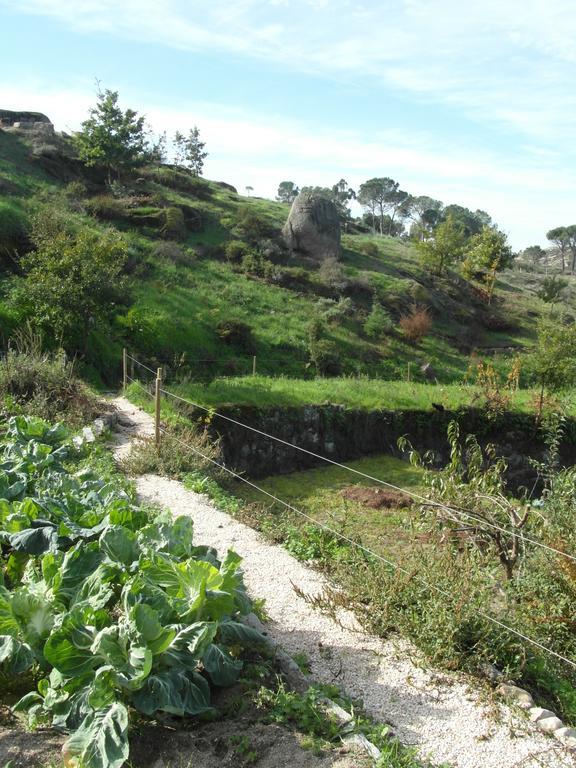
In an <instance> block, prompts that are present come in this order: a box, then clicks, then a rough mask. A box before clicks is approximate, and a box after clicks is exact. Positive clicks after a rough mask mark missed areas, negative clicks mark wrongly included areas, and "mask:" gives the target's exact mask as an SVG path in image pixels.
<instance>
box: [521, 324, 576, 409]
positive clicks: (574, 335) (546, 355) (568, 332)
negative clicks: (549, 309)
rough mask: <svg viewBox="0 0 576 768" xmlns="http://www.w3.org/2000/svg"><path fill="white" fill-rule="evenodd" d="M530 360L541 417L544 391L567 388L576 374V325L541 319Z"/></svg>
mask: <svg viewBox="0 0 576 768" xmlns="http://www.w3.org/2000/svg"><path fill="white" fill-rule="evenodd" d="M530 363H531V368H532V370H533V371H534V374H535V375H536V378H537V381H538V384H539V385H540V396H539V400H538V416H539V417H540V416H541V415H542V409H543V406H544V394H545V392H546V391H548V392H559V391H561V390H563V389H566V388H567V387H569V386H572V384H573V382H574V378H575V377H576V324H572V325H565V324H564V323H563V321H562V318H561V317H560V318H558V317H557V318H554V317H552V316H551V317H549V318H542V319H541V320H540V322H539V324H538V340H537V344H536V349H535V350H534V352H533V353H532V355H531V359H530Z"/></svg>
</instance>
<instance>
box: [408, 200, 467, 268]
mask: <svg viewBox="0 0 576 768" xmlns="http://www.w3.org/2000/svg"><path fill="white" fill-rule="evenodd" d="M465 243H466V235H465V233H464V229H463V227H462V225H461V224H460V223H459V222H458V221H456V219H455V218H454V217H453V216H452V214H449V215H448V217H447V218H446V220H445V221H443V222H442V223H441V224H439V225H438V226H437V227H436V230H435V232H434V236H433V237H432V238H430V239H428V240H423V241H421V242H417V243H416V247H417V249H418V251H419V253H420V259H421V261H422V263H423V264H424V265H425V266H427V267H429V268H430V269H431V270H432V271H433V272H434V273H435V274H436V275H438V276H440V275H442V274H443V272H444V271H445V269H446V267H447V266H449V265H450V264H453V263H454V262H456V261H458V260H459V259H460V258H461V257H462V253H463V252H464V246H465Z"/></svg>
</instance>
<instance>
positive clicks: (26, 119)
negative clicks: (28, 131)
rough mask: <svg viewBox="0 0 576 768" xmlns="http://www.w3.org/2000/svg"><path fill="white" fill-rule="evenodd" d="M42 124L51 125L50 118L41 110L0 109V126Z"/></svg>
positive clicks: (12, 126)
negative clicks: (16, 110)
mask: <svg viewBox="0 0 576 768" xmlns="http://www.w3.org/2000/svg"><path fill="white" fill-rule="evenodd" d="M38 124H42V125H46V126H48V125H50V126H51V125H52V123H51V121H50V118H49V117H46V115H43V114H42V113H41V112H13V111H12V110H10V109H0V127H3V128H29V127H33V126H36V125H38Z"/></svg>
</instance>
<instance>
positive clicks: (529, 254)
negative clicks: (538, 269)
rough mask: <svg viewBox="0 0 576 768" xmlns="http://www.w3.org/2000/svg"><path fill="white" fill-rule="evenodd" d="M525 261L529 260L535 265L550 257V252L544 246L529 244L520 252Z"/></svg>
mask: <svg viewBox="0 0 576 768" xmlns="http://www.w3.org/2000/svg"><path fill="white" fill-rule="evenodd" d="M519 256H520V258H521V259H522V260H523V261H529V262H531V263H532V264H533V265H534V266H536V265H537V264H538V263H540V262H542V261H545V260H546V259H547V257H548V252H547V251H545V250H544V248H542V246H541V245H529V246H528V248H524V250H523V251H521V253H520V254H519Z"/></svg>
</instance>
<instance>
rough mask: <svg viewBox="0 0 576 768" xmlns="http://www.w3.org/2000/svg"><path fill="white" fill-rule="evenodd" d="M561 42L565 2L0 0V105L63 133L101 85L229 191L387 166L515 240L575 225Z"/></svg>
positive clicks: (569, 97) (568, 24) (575, 95)
mask: <svg viewBox="0 0 576 768" xmlns="http://www.w3.org/2000/svg"><path fill="white" fill-rule="evenodd" d="M575 38H576V4H574V2H573V0H545V1H544V0H521V1H520V0H476V2H474V3H463V2H462V1H461V0H459V1H457V0H369V1H368V2H363V0H234V2H231V1H230V0H123V2H113V0H72V2H70V0H66V1H65V0H0V40H1V41H2V49H1V50H2V66H1V68H0V108H4V109H19V110H20V109H21V110H34V111H41V112H45V113H46V114H47V115H48V116H49V117H50V118H51V119H52V121H53V122H54V124H55V126H56V128H57V129H58V130H65V131H73V130H76V129H78V128H79V126H80V123H81V122H82V120H83V119H85V118H86V117H87V113H88V109H89V108H90V106H92V105H93V104H94V103H95V100H96V89H97V85H96V83H97V81H98V82H99V83H100V85H101V87H102V88H110V89H112V90H116V91H118V92H119V94H120V102H121V105H122V106H123V107H124V108H127V107H131V108H133V109H136V110H138V112H139V113H140V114H145V115H146V117H147V120H148V122H149V123H150V125H151V126H152V128H153V129H154V130H155V131H156V132H161V131H163V130H166V131H167V132H168V134H169V135H172V134H173V133H174V132H175V131H176V130H180V131H181V132H187V130H188V129H189V128H191V127H192V126H193V125H197V126H198V127H199V129H200V132H201V137H202V139H203V140H204V141H205V142H206V149H207V150H208V152H209V156H208V158H207V160H206V164H205V173H204V175H205V176H206V177H208V178H212V179H218V180H222V181H227V182H229V183H232V184H234V185H235V186H236V187H237V188H238V190H239V191H240V192H244V190H245V188H246V187H247V186H251V187H253V189H254V191H253V193H252V194H254V195H260V196H263V197H274V195H275V193H276V190H277V187H278V184H279V183H280V182H281V181H284V180H290V181H294V182H295V183H296V184H297V185H299V186H303V185H317V186H332V185H333V184H334V183H336V182H337V181H338V180H339V179H341V178H344V179H346V180H347V181H348V183H349V184H350V185H351V186H352V187H354V188H356V189H357V188H358V186H359V185H360V184H361V183H362V182H363V181H365V180H367V179H369V178H372V177H374V176H390V177H392V178H394V179H396V180H397V181H399V182H400V186H401V188H402V189H405V190H406V191H407V192H410V193H412V194H415V195H422V194H426V195H430V196H431V197H434V198H437V199H440V200H442V201H443V202H444V203H446V204H449V203H458V204H460V205H465V206H467V207H469V208H471V209H472V210H475V209H477V208H480V209H483V210H486V211H487V212H488V213H490V215H491V216H492V218H493V219H494V220H495V221H496V222H497V223H498V225H499V226H500V228H501V229H503V230H504V231H505V232H507V233H508V235H509V237H510V241H511V244H512V245H513V247H514V248H516V249H521V248H524V247H526V246H528V245H532V244H536V243H539V244H541V245H546V244H547V241H546V232H547V231H548V230H549V229H551V228H553V227H555V226H560V225H564V224H572V223H575V222H576V143H575V142H574V136H575V135H576V88H575V87H574V83H575V82H576V46H574V39H575Z"/></svg>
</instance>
